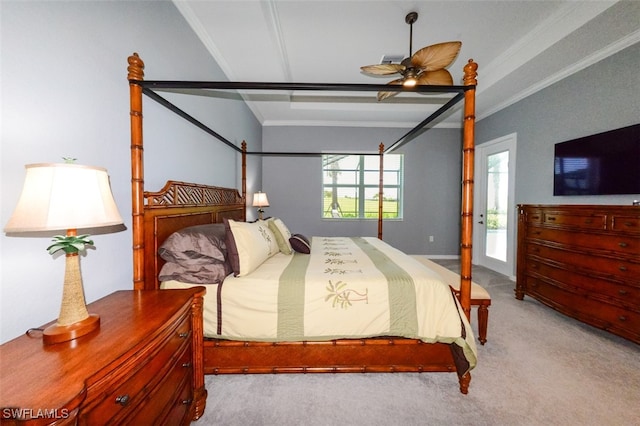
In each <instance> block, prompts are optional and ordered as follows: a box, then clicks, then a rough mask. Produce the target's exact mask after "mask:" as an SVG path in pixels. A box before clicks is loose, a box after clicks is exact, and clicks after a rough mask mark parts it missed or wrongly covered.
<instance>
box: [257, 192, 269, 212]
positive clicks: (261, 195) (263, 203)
mask: <svg viewBox="0 0 640 426" xmlns="http://www.w3.org/2000/svg"><path fill="white" fill-rule="evenodd" d="M253 207H257V208H258V219H262V213H264V210H263V209H262V208H263V207H269V199H268V198H267V193H266V192H261V191H258V192H256V193H255V194H253Z"/></svg>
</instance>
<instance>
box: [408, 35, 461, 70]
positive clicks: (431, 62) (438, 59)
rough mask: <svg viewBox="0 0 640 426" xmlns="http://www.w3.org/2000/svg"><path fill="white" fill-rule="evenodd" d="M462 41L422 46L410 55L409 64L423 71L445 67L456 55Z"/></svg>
mask: <svg viewBox="0 0 640 426" xmlns="http://www.w3.org/2000/svg"><path fill="white" fill-rule="evenodd" d="M461 46H462V43H461V42H459V41H448V42H445V43H438V44H432V45H431V46H427V47H423V48H422V49H420V50H418V51H417V52H416V53H414V54H413V56H412V57H411V65H413V66H414V67H416V68H420V69H422V70H424V71H435V70H439V69H442V68H446V67H448V66H449V65H451V63H452V62H453V60H454V59H455V58H456V56H457V55H458V52H459V51H460V47H461Z"/></svg>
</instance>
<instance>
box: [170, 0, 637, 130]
mask: <svg viewBox="0 0 640 426" xmlns="http://www.w3.org/2000/svg"><path fill="white" fill-rule="evenodd" d="M174 4H175V5H176V7H177V8H178V9H179V10H180V12H181V13H182V15H183V16H184V17H185V19H186V20H187V22H188V23H189V24H190V25H191V27H192V28H193V29H194V31H195V32H196V34H197V35H198V36H199V37H200V39H201V40H202V42H203V43H204V45H205V46H206V47H207V49H208V50H209V52H211V55H212V56H213V57H214V58H215V60H216V61H217V62H218V64H220V66H221V68H222V69H223V71H224V72H225V74H226V75H227V77H228V78H229V80H231V81H259V82H296V83H373V84H381V83H386V82H387V81H390V80H392V79H394V78H397V77H395V76H391V77H371V76H368V75H365V74H363V73H361V72H360V66H362V65H370V64H376V63H379V62H380V60H381V58H382V56H383V55H388V54H396V55H397V54H399V55H404V56H408V54H409V25H407V24H406V23H405V20H404V19H405V15H406V14H407V13H408V12H410V11H416V12H418V14H419V17H418V20H417V22H416V23H415V24H414V25H413V52H414V53H415V51H416V50H418V49H419V48H421V47H424V46H427V45H430V44H434V43H439V42H443V41H450V40H460V41H462V48H461V50H460V54H459V55H458V57H457V58H456V60H455V61H454V63H453V64H452V65H451V66H450V67H449V70H450V72H451V74H452V75H453V79H454V84H462V81H461V79H462V75H463V72H462V68H463V66H464V65H465V64H466V62H467V61H468V60H469V59H470V58H473V59H474V60H475V61H476V62H477V63H478V64H479V69H478V87H477V93H476V96H477V101H476V118H477V119H479V120H480V119H482V118H484V117H487V116H488V115H490V114H492V113H494V112H496V111H498V110H500V109H502V108H504V107H506V106H508V105H510V104H512V103H514V102H517V101H518V100H520V99H522V98H524V97H526V96H528V95H530V94H532V93H534V92H536V91H538V90H540V89H542V88H544V87H547V86H549V85H551V84H553V83H554V82H556V81H558V80H560V79H562V78H565V77H567V76H569V75H571V74H573V73H575V72H576V71H579V70H581V69H583V68H585V67H587V66H589V65H591V64H593V63H595V62H597V61H599V60H601V59H603V58H605V57H607V56H609V55H612V54H614V53H616V52H618V51H620V50H621V49H623V48H625V47H627V46H630V45H632V44H634V43H637V42H639V41H640V2H639V1H620V2H615V1H524V0H520V1H516V0H512V1H484V0H475V1H424V0H423V1H401V0H397V1H375V0H374V1H327V0H325V1H316V0H296V1H284V0H267V1H256V0H253V1H246V0H245V1H238V0H229V1H224V0H211V1H202V0H200V1H195V0H186V1H183V0H174ZM244 97H245V100H247V102H248V104H249V107H250V108H251V110H252V111H253V112H254V114H255V115H256V117H257V119H258V120H259V121H260V122H261V123H262V124H263V125H265V126H274V125H305V126H309V125H332V126H369V127H371V126H385V127H413V126H414V125H415V124H417V123H419V122H420V121H422V120H423V119H424V118H425V117H426V116H428V115H429V114H430V113H431V112H432V111H433V110H435V108H436V107H437V106H438V105H439V104H441V101H440V100H437V102H436V100H434V97H435V95H423V94H410V93H406V94H400V95H398V96H396V97H394V98H391V99H387V100H385V101H383V102H377V101H376V97H375V93H372V92H358V93H347V94H345V93H327V92H293V93H291V92H290V93H280V94H278V96H271V97H270V96H267V95H266V94H265V93H262V94H256V93H255V92H252V93H245V94H244ZM436 104H438V105H436ZM460 109H461V105H459V106H458V107H457V108H456V109H455V110H454V111H452V112H451V113H450V114H448V115H447V116H445V117H443V118H442V119H441V120H440V123H439V124H438V125H439V126H443V127H458V126H460V122H461V113H460Z"/></svg>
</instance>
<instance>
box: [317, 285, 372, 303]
mask: <svg viewBox="0 0 640 426" xmlns="http://www.w3.org/2000/svg"><path fill="white" fill-rule="evenodd" d="M347 285H348V284H347V283H345V282H344V281H338V282H337V283H335V284H334V283H333V282H332V281H331V280H329V285H327V291H328V292H329V294H328V295H327V297H325V299H324V301H325V302H328V301H329V300H331V299H333V301H332V302H331V306H332V307H333V308H335V307H336V306H338V305H339V306H340V307H341V308H342V309H346V308H348V307H349V306H353V303H355V302H364V303H365V304H367V303H369V289H365V291H364V293H360V292H358V291H356V290H354V289H351V288H345V287H346V286H347ZM353 295H355V296H353Z"/></svg>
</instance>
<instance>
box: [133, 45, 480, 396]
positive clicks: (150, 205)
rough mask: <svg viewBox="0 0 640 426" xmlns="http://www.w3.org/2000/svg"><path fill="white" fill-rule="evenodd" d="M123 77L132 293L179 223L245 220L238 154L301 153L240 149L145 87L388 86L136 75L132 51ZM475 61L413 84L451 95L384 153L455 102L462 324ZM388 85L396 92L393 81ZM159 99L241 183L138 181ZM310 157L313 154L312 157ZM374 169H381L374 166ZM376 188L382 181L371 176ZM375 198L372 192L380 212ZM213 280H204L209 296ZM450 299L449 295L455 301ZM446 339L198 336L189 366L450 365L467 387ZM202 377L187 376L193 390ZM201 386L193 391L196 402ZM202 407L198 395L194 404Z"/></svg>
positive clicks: (431, 368)
mask: <svg viewBox="0 0 640 426" xmlns="http://www.w3.org/2000/svg"><path fill="white" fill-rule="evenodd" d="M128 62H129V68H128V72H129V73H128V79H129V86H130V96H131V99H130V101H131V170H132V180H131V185H132V220H133V225H132V227H133V275H134V276H133V281H134V288H135V289H139V290H145V289H157V288H160V282H159V279H158V274H159V271H160V269H161V267H162V266H163V264H164V260H163V259H162V258H161V257H160V256H159V254H158V249H159V248H160V246H161V245H162V244H163V242H164V241H165V240H166V239H167V238H168V237H169V236H170V235H172V234H173V233H174V232H176V231H179V230H181V229H183V228H186V227H191V226H194V225H203V224H213V223H221V222H223V220H225V219H227V220H228V219H231V220H232V221H244V220H245V219H246V216H245V215H246V213H245V212H246V156H247V155H307V154H301V153H258V152H247V149H246V144H245V143H243V144H242V148H238V147H237V146H235V145H234V144H232V143H231V142H229V141H227V140H226V139H224V138H223V137H222V136H220V135H218V134H217V133H216V132H214V131H213V130H211V129H209V128H207V127H206V126H204V125H203V124H202V123H200V122H198V121H197V120H195V119H193V118H192V117H191V116H189V115H188V114H186V113H185V112H183V111H181V110H180V109H178V108H177V107H175V106H174V105H172V104H171V103H169V102H168V101H166V100H165V99H164V98H162V97H160V96H159V95H158V94H157V93H155V92H154V91H153V90H154V89H163V88H166V89H171V88H173V89H175V88H189V89H194V88H207V89H211V88H217V89H229V90H235V89H260V90H283V89H285V90H342V91H378V90H389V87H388V86H386V85H362V84H360V85H350V84H297V83H234V82H176V81H170V82H163V81H144V79H143V76H144V73H143V69H144V64H143V62H142V60H141V59H140V58H139V57H138V55H137V54H133V55H132V56H130V57H129V60H128ZM476 70H477V64H475V63H474V62H473V61H472V60H469V62H468V64H467V65H466V66H465V67H464V72H465V75H464V85H463V86H418V87H415V88H414V89H413V91H422V92H436V93H447V92H448V93H453V94H454V96H453V98H452V99H450V100H449V101H448V102H447V103H446V105H444V106H443V107H441V108H440V109H439V110H438V111H436V113H434V114H433V115H431V116H430V117H428V118H427V119H425V120H424V121H423V122H422V123H420V124H419V125H418V126H416V128H414V129H413V130H411V131H409V132H408V133H407V134H405V135H404V136H403V137H402V138H400V139H399V140H398V141H396V142H395V143H393V144H391V145H390V146H389V147H388V148H387V149H386V150H385V149H384V146H383V145H382V144H380V147H379V155H380V161H381V165H382V161H383V154H384V153H386V152H389V151H391V150H393V149H396V148H398V147H399V146H401V145H402V144H404V143H405V142H407V141H408V140H410V139H411V138H412V137H413V136H414V135H415V134H416V133H417V132H419V131H420V130H421V129H422V128H423V127H424V126H425V125H427V124H428V123H430V122H431V121H432V120H434V119H435V118H436V117H438V116H439V115H441V114H442V113H443V112H445V111H446V110H448V109H449V108H450V107H452V106H453V105H454V104H456V103H458V102H459V101H461V100H463V99H464V123H463V127H464V128H463V131H464V132H463V177H462V209H461V245H460V247H461V274H460V279H461V282H460V291H459V305H460V306H461V312H463V315H462V316H463V317H466V319H465V321H466V320H468V319H469V315H470V288H471V249H472V241H471V235H472V203H473V198H472V197H473V163H474V160H473V152H474V123H475V116H474V114H475V85H476V84H477V83H476V79H475V78H476V75H477V74H476ZM392 90H402V88H397V89H396V88H394V89H392ZM143 94H144V95H147V96H148V97H150V98H151V99H153V100H155V101H157V102H159V103H161V104H162V105H164V106H165V107H167V108H169V109H170V110H172V111H173V112H175V113H177V114H178V115H180V116H181V117H183V118H185V119H186V120H188V121H190V122H192V123H193V124H194V125H196V126H198V127H199V128H201V129H202V130H204V131H205V132H207V133H209V134H211V135H212V136H214V137H216V138H218V139H220V140H221V141H222V142H223V143H225V144H227V145H229V146H230V147H232V148H234V149H236V150H237V151H238V152H240V153H241V155H242V189H241V193H239V192H238V191H237V190H236V189H231V188H221V187H214V186H208V185H200V184H193V183H184V182H175V181H168V182H167V184H166V185H165V187H164V188H163V189H162V190H160V191H158V192H151V191H148V190H145V188H144V174H143V170H144V167H143V139H142V98H143V96H142V95H143ZM316 155H317V154H316ZM381 169H382V167H381ZM380 191H382V178H381V182H380ZM382 199H383V197H382V196H379V202H380V207H379V208H380V209H381V208H382ZM378 238H379V239H382V215H381V214H380V215H379V221H378ZM216 287H217V289H220V287H221V285H218V286H208V287H207V289H208V292H211V293H215V292H216ZM454 303H455V302H454ZM453 346H456V345H455V344H451V343H425V342H423V341H422V340H419V339H414V338H396V337H392V336H383V337H368V338H360V339H352V338H350V339H337V340H329V341H293V342H291V341H284V342H269V341H238V340H224V339H216V338H206V339H205V341H204V342H203V351H204V360H203V364H201V365H194V368H195V369H196V370H198V369H200V370H202V371H204V373H205V374H234V373H235V374H245V373H312V372H314V373H320V372H436V371H440V372H457V373H458V377H459V384H460V390H461V392H462V393H467V390H468V386H469V382H470V374H469V372H468V370H464V371H461V369H460V367H459V366H460V365H461V364H460V363H459V361H460V359H456V358H459V357H460V355H459V354H458V353H457V352H456V351H454V350H452V347H453ZM198 388H200V389H202V390H203V389H204V383H196V389H198ZM204 395H206V392H204V391H203V392H201V399H204V398H205V396H204ZM196 404H204V401H196Z"/></svg>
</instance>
